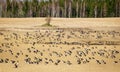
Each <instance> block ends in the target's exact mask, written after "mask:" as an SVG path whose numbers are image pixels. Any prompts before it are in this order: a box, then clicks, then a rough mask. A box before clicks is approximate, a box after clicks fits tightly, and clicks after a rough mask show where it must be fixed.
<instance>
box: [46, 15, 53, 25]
mask: <svg viewBox="0 0 120 72" xmlns="http://www.w3.org/2000/svg"><path fill="white" fill-rule="evenodd" d="M45 20H46V26H52V25H50V22H51V17H50V16H49V15H48V17H47V18H46V19H45Z"/></svg>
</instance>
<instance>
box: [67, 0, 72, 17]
mask: <svg viewBox="0 0 120 72" xmlns="http://www.w3.org/2000/svg"><path fill="white" fill-rule="evenodd" d="M71 6H72V5H71V0H69V8H68V17H69V18H70V17H71Z"/></svg>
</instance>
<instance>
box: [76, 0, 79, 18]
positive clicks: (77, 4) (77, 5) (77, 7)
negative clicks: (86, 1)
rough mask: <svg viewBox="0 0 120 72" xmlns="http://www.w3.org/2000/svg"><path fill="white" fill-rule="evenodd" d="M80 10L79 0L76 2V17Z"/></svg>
mask: <svg viewBox="0 0 120 72" xmlns="http://www.w3.org/2000/svg"><path fill="white" fill-rule="evenodd" d="M78 10H79V3H78V1H77V2H76V17H77V18H78Z"/></svg>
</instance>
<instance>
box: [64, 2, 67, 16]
mask: <svg viewBox="0 0 120 72" xmlns="http://www.w3.org/2000/svg"><path fill="white" fill-rule="evenodd" d="M64 7H65V10H64V11H65V13H64V17H66V14H67V12H66V10H67V2H66V0H65V4H64Z"/></svg>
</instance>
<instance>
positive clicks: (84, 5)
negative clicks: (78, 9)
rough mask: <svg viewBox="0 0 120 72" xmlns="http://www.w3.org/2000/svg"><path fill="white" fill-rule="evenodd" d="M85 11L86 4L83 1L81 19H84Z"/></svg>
mask: <svg viewBox="0 0 120 72" xmlns="http://www.w3.org/2000/svg"><path fill="white" fill-rule="evenodd" d="M85 10H86V4H85V1H84V2H83V17H85Z"/></svg>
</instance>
